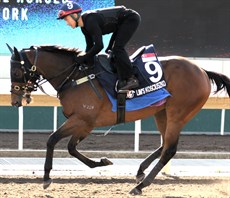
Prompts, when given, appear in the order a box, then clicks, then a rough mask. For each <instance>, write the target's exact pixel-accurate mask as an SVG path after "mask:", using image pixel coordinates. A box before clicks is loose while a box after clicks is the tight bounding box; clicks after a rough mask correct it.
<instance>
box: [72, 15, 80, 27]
mask: <svg viewBox="0 0 230 198" xmlns="http://www.w3.org/2000/svg"><path fill="white" fill-rule="evenodd" d="M70 16H71V18H72V19H73V20H74V21H75V22H76V27H77V26H78V20H79V18H80V17H81V13H77V17H75V16H74V15H73V14H70Z"/></svg>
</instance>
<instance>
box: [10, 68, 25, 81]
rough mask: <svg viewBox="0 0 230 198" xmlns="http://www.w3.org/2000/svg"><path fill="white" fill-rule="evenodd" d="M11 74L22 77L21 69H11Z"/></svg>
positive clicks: (14, 76)
mask: <svg viewBox="0 0 230 198" xmlns="http://www.w3.org/2000/svg"><path fill="white" fill-rule="evenodd" d="M11 76H12V77H13V78H20V79H21V78H22V77H23V72H22V70H21V69H12V70H11Z"/></svg>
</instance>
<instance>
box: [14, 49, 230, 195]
mask: <svg viewBox="0 0 230 198" xmlns="http://www.w3.org/2000/svg"><path fill="white" fill-rule="evenodd" d="M10 50H11V52H12V56H11V104H12V105H13V106H16V107H19V106H22V105H23V102H26V103H30V100H31V99H30V94H31V92H32V91H34V90H36V89H37V85H38V81H40V80H41V77H42V78H43V79H46V80H47V81H48V82H49V83H50V84H51V85H52V86H53V87H54V89H56V90H57V92H58V98H59V100H60V103H61V105H62V107H63V114H64V115H65V117H66V118H67V120H66V122H65V123H64V124H63V125H62V126H61V127H60V128H58V129H57V131H55V132H53V133H52V134H51V135H50V137H49V139H48V141H47V151H46V160H45V165H44V178H43V187H44V189H46V188H47V187H48V186H49V185H50V184H51V182H52V180H51V178H50V171H51V169H52V164H53V152H54V147H55V145H56V143H57V142H59V141H60V140H61V139H62V138H65V137H68V136H71V138H70V140H69V143H68V151H69V153H70V155H72V156H74V157H76V158H77V159H78V160H80V161H81V162H83V163H84V164H86V165H87V166H89V167H90V168H94V167H99V166H106V165H110V164H112V162H111V161H109V160H108V159H106V158H102V159H101V160H100V161H93V160H91V159H89V158H87V157H86V156H84V155H82V154H81V153H79V152H78V150H77V149H76V146H77V145H78V144H79V143H80V142H81V141H82V140H83V139H84V138H86V137H87V136H88V135H89V133H90V132H91V131H92V130H93V129H94V128H95V127H102V126H111V125H115V124H116V118H117V115H116V112H112V110H111V108H112V105H111V103H110V101H109V99H108V97H107V95H106V93H105V90H104V89H103V87H102V86H101V85H100V83H99V82H98V80H97V78H95V79H93V80H92V82H93V84H94V85H95V87H96V89H97V90H98V93H99V95H100V96H101V98H100V97H98V95H97V94H95V91H94V90H93V89H92V85H91V84H90V83H89V82H85V83H82V84H80V85H72V83H71V82H72V80H73V79H74V80H76V79H82V78H84V76H85V74H84V73H85V71H84V69H82V67H81V66H79V65H76V62H75V57H76V56H78V55H80V54H81V53H83V52H82V51H80V50H76V49H67V48H62V47H57V46H38V47H31V48H28V49H22V50H20V51H18V50H17V48H15V47H14V49H12V48H10ZM161 64H162V68H163V72H164V77H165V80H166V82H167V87H166V89H167V90H168V91H169V93H170V94H171V97H168V98H167V99H166V102H165V103H164V104H162V105H161V106H153V105H151V106H149V107H146V108H143V109H140V110H135V111H130V112H126V117H125V122H132V121H135V120H139V119H143V118H147V117H149V116H154V118H155V122H156V124H157V128H158V130H159V132H160V134H161V136H162V139H163V142H162V144H161V145H160V147H159V148H158V149H157V150H155V151H154V152H153V153H152V154H150V155H149V156H148V157H147V158H146V159H144V161H143V162H142V163H141V164H140V166H139V169H138V171H137V175H136V181H137V185H136V186H135V187H134V188H133V189H132V190H131V191H130V194H132V195H140V194H141V193H142V189H143V188H144V187H147V186H149V185H150V184H151V183H152V182H153V180H154V178H155V177H156V175H157V174H158V173H159V172H160V170H161V169H162V168H163V167H164V166H165V165H166V164H167V162H168V161H169V160H170V159H171V158H172V157H173V156H174V155H175V154H176V151H177V144H178V140H179V135H180V132H181V130H182V128H183V126H184V125H185V124H186V123H187V122H188V121H189V120H191V119H192V118H193V117H194V116H195V115H196V113H198V112H199V111H200V109H201V108H202V106H203V105H204V104H205V102H206V101H207V99H208V97H209V95H210V92H211V83H214V84H215V85H216V92H218V91H220V90H223V89H226V91H227V93H228V95H229V97H230V79H229V77H227V76H225V75H223V74H220V73H216V72H212V71H206V70H204V69H202V68H200V67H198V66H197V65H195V64H194V63H192V62H191V61H189V60H187V59H186V58H183V57H167V58H166V59H165V60H163V61H161ZM89 70H90V68H89ZM63 88H64V89H63ZM158 157H160V159H159V161H158V162H157V163H156V165H155V166H154V167H153V169H152V170H151V171H150V173H149V174H148V175H147V176H145V173H144V171H145V170H146V169H147V168H148V167H149V165H150V164H151V163H152V162H153V161H154V160H155V159H156V158H158Z"/></svg>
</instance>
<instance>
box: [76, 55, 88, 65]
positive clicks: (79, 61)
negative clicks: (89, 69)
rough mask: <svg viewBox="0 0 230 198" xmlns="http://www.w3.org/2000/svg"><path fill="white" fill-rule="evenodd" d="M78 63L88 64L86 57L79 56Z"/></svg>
mask: <svg viewBox="0 0 230 198" xmlns="http://www.w3.org/2000/svg"><path fill="white" fill-rule="evenodd" d="M76 62H77V63H79V64H83V63H86V57H85V56H78V57H76Z"/></svg>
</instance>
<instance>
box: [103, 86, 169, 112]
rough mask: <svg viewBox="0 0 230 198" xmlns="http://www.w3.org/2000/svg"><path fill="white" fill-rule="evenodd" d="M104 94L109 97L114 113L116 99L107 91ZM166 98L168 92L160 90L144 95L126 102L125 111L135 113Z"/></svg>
mask: <svg viewBox="0 0 230 198" xmlns="http://www.w3.org/2000/svg"><path fill="white" fill-rule="evenodd" d="M106 93H107V95H108V97H109V100H110V102H111V103H112V111H113V112H116V111H117V99H116V98H114V97H113V96H111V95H110V94H109V93H108V92H107V91H106ZM168 96H170V94H169V92H168V91H167V90H166V89H164V88H162V89H159V90H157V91H155V92H151V93H148V94H145V95H143V96H140V97H137V98H133V99H130V100H126V106H125V109H126V111H135V110H139V109H143V108H145V107H149V106H151V105H153V104H155V103H157V102H159V101H161V100H163V99H165V98H167V97H168Z"/></svg>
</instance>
